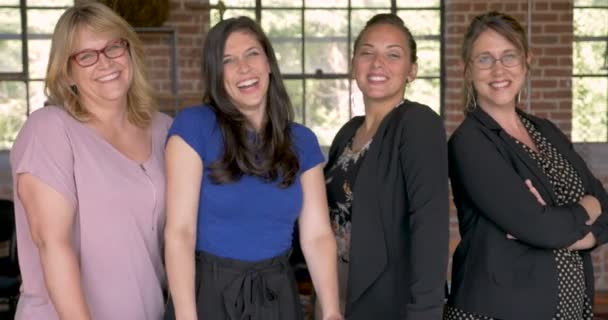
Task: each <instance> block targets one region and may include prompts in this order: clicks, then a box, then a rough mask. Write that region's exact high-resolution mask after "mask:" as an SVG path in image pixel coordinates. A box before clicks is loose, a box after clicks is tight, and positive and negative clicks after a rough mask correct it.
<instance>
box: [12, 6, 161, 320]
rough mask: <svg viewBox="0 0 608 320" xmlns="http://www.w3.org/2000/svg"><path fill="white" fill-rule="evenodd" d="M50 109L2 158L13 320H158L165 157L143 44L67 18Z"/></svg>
mask: <svg viewBox="0 0 608 320" xmlns="http://www.w3.org/2000/svg"><path fill="white" fill-rule="evenodd" d="M46 92H47V95H48V98H49V101H50V103H51V105H49V106H46V107H44V108H42V109H40V110H38V111H36V112H34V113H32V115H31V116H30V117H29V118H28V120H27V122H26V123H25V125H24V126H23V128H22V129H21V132H20V133H19V136H18V137H17V140H16V142H15V144H14V146H13V149H12V151H11V165H12V170H13V172H12V173H13V181H14V182H15V188H14V190H15V197H14V198H15V209H16V223H17V235H18V241H17V243H18V250H19V262H20V269H21V274H22V277H23V288H22V294H21V298H20V300H19V303H18V307H17V313H16V319H18V320H21V319H28V320H29V319H47V320H53V319H62V320H66V319H78V320H88V319H114V320H119V319H125V320H127V319H128V320H133V319H159V318H161V316H162V313H163V293H162V292H163V285H164V278H165V276H164V272H163V267H162V259H161V244H162V243H161V240H162V226H163V224H164V207H165V205H164V189H165V182H164V180H165V178H164V173H163V167H164V160H163V147H164V141H165V137H166V133H167V130H168V127H169V126H170V124H171V120H170V118H169V117H167V116H165V115H162V114H159V113H158V112H156V111H154V110H155V104H154V100H153V98H152V94H151V92H152V91H151V88H150V85H149V83H148V82H147V80H146V70H145V66H144V62H143V53H142V47H141V43H140V41H139V40H138V38H137V36H136V34H135V32H134V31H133V30H132V29H131V27H130V26H129V25H128V24H127V22H125V21H124V20H123V19H122V18H120V17H119V16H118V15H116V14H115V13H114V12H113V11H112V10H110V9H109V8H107V7H105V6H103V5H101V4H98V3H92V2H87V3H85V4H81V5H76V6H74V7H72V8H69V9H68V10H67V11H66V12H65V13H64V14H63V15H62V16H61V18H60V19H59V21H58V23H57V25H56V27H55V32H54V34H53V39H52V45H51V54H50V59H49V65H48V70H47V76H46Z"/></svg>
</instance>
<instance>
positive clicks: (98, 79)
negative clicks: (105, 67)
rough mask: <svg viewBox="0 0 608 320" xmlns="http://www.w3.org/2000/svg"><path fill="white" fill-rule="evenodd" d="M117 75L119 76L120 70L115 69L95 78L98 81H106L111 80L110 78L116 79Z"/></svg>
mask: <svg viewBox="0 0 608 320" xmlns="http://www.w3.org/2000/svg"><path fill="white" fill-rule="evenodd" d="M119 76H120V71H116V72H112V73H110V74H107V75H105V76H101V77H99V78H97V79H95V80H96V81H99V82H108V81H112V80H115V79H118V77H119Z"/></svg>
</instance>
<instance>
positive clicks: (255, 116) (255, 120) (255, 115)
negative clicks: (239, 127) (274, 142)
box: [240, 108, 266, 132]
mask: <svg viewBox="0 0 608 320" xmlns="http://www.w3.org/2000/svg"><path fill="white" fill-rule="evenodd" d="M265 110H266V108H256V109H252V110H242V109H241V110H240V111H241V112H242V113H243V115H245V118H247V120H248V121H249V123H250V124H251V125H252V126H253V129H254V130H255V131H257V132H259V131H260V129H261V128H262V125H263V124H264V118H265V117H264V116H265Z"/></svg>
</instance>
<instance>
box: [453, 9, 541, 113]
mask: <svg viewBox="0 0 608 320" xmlns="http://www.w3.org/2000/svg"><path fill="white" fill-rule="evenodd" d="M488 29H491V30H494V31H495V32H496V33H498V34H500V35H501V36H503V37H505V39H507V40H508V41H509V42H510V43H511V44H513V45H514V46H515V47H516V48H517V50H519V51H521V53H522V55H523V59H524V61H525V63H526V69H527V70H530V66H529V65H528V56H529V48H528V41H527V37H526V30H525V29H524V27H522V25H521V24H520V23H519V22H518V21H517V20H516V19H515V18H513V17H511V16H510V15H508V14H504V13H500V12H496V11H491V12H488V13H484V14H481V15H478V16H476V17H475V18H473V20H472V21H471V24H469V27H468V28H467V31H466V33H465V34H464V39H463V42H462V51H461V53H460V57H461V58H462V62H463V63H464V76H465V81H464V88H463V100H464V101H463V102H464V108H465V111H466V110H470V109H471V108H475V105H474V103H475V102H474V99H475V97H476V95H477V92H475V88H474V87H473V84H472V83H470V81H468V80H466V79H467V78H468V75H469V72H470V71H471V60H472V59H473V57H472V54H473V45H474V44H475V41H477V38H479V36H480V35H481V34H482V33H483V32H484V31H486V30H488Z"/></svg>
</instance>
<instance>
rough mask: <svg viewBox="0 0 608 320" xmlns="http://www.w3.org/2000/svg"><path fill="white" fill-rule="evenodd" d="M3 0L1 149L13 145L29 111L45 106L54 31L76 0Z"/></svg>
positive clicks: (0, 33) (0, 34) (0, 8)
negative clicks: (45, 77)
mask: <svg viewBox="0 0 608 320" xmlns="http://www.w3.org/2000/svg"><path fill="white" fill-rule="evenodd" d="M48 2H49V1H43V0H28V1H27V5H26V1H25V0H0V21H2V24H0V56H1V57H2V59H0V150H1V149H10V147H11V146H12V144H13V141H14V140H15V137H16V135H17V132H18V131H19V129H20V128H21V125H22V124H23V122H24V121H25V119H26V117H27V115H28V114H29V113H30V112H32V111H33V110H35V109H38V108H40V107H42V106H43V104H44V101H45V95H44V75H45V73H46V65H47V61H48V56H49V50H50V48H51V40H50V39H51V34H52V33H53V29H54V28H55V23H56V22H57V20H58V19H59V16H61V14H62V13H63V11H65V9H66V7H67V6H70V5H72V4H73V1H72V0H54V1H52V5H49V4H48Z"/></svg>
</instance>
